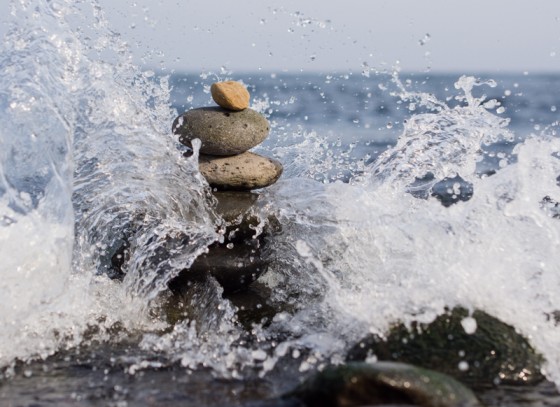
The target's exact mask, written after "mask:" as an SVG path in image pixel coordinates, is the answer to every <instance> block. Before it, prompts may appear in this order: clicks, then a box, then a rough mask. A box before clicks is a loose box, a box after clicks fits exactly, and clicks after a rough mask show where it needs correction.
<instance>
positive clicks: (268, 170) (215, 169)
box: [173, 81, 282, 191]
mask: <svg viewBox="0 0 560 407" xmlns="http://www.w3.org/2000/svg"><path fill="white" fill-rule="evenodd" d="M211 93H212V98H213V99H214V101H215V102H216V103H217V104H218V105H219V107H202V108H197V109H191V110H189V111H188V112H185V113H184V114H182V115H181V116H179V117H178V118H176V119H175V121H174V122H173V132H174V133H175V134H178V135H179V141H180V142H181V143H183V144H185V145H187V146H190V144H191V142H192V140H194V139H199V140H200V141H201V143H202V145H201V147H200V157H199V168H200V172H201V174H202V175H203V176H204V177H205V178H206V180H207V181H208V183H209V184H210V185H211V186H212V187H214V188H216V189H218V190H235V191H248V190H252V189H258V188H264V187H267V186H269V185H272V184H273V183H275V182H276V181H277V180H278V178H279V177H280V175H282V164H280V162H278V161H277V160H274V159H272V158H269V157H264V156H261V155H258V154H255V153H250V152H248V150H249V149H251V148H253V147H255V146H257V145H258V144H260V143H262V142H263V141H264V140H265V139H266V137H267V136H268V132H269V130H270V126H269V124H268V121H267V120H266V118H264V117H263V116H262V115H261V114H259V113H258V112H256V111H254V110H252V109H250V108H249V99H250V95H249V92H248V91H247V89H246V88H245V87H244V86H243V85H242V84H241V83H239V82H234V81H227V82H218V83H214V84H213V85H212V88H211Z"/></svg>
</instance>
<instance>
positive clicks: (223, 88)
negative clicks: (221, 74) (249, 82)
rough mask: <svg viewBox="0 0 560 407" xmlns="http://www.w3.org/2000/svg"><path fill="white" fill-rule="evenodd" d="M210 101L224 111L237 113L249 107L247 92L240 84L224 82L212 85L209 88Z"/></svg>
mask: <svg viewBox="0 0 560 407" xmlns="http://www.w3.org/2000/svg"><path fill="white" fill-rule="evenodd" d="M210 93H211V94H212V99H214V102H216V103H217V104H218V105H219V106H221V107H223V108H224V109H228V110H234V111H239V110H243V109H247V108H248V107H249V99H250V98H251V96H250V95H249V91H247V88H246V87H245V86H243V84H241V83H240V82H236V81H225V82H216V83H213V84H212V86H211V87H210Z"/></svg>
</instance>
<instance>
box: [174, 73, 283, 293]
mask: <svg viewBox="0 0 560 407" xmlns="http://www.w3.org/2000/svg"><path fill="white" fill-rule="evenodd" d="M211 93H212V98H213V99H214V101H215V102H216V103H217V104H218V105H219V107H203V108H197V109H192V110H189V111H187V112H185V113H183V114H182V115H181V116H179V117H177V118H176V119H175V121H174V122H173V132H174V133H175V134H178V135H179V141H180V142H181V143H183V144H185V145H187V146H191V143H192V141H193V140H194V139H199V140H200V141H201V147H200V151H199V169H200V172H201V174H202V175H203V176H204V177H205V178H206V180H207V181H208V183H209V184H210V186H211V187H213V188H214V190H213V194H214V196H215V197H216V200H217V207H216V211H217V213H219V214H220V215H221V216H222V218H223V220H224V222H225V233H224V239H223V241H222V242H216V243H214V244H212V245H211V246H209V247H208V252H207V253H204V254H202V255H201V256H199V257H198V258H197V259H196V260H195V261H194V263H193V264H192V265H191V266H190V267H189V268H188V269H185V270H183V271H182V272H181V273H180V274H179V276H177V277H176V278H175V279H174V280H172V281H171V282H170V284H169V286H170V288H171V289H172V291H174V292H175V293H178V294H180V295H188V292H189V290H190V287H191V286H192V283H193V282H194V281H199V280H201V279H205V278H206V276H208V275H211V276H212V277H213V278H215V279H216V280H217V281H218V282H219V283H220V284H221V285H222V287H223V288H224V292H225V293H231V292H235V291H239V290H241V289H243V288H245V287H247V286H248V285H249V284H251V283H252V282H253V281H254V280H256V279H257V278H258V277H259V276H260V275H261V274H262V273H263V272H264V271H265V270H266V267H267V266H268V262H267V261H266V259H267V237H268V236H270V234H271V233H272V232H274V230H275V229H277V228H278V224H277V221H275V219H272V218H271V217H270V216H268V215H267V216H268V220H267V222H266V225H267V226H266V227H265V228H264V229H262V228H260V229H261V230H262V232H261V233H260V234H259V235H258V236H255V233H256V232H255V230H256V229H257V226H258V225H260V224H262V223H261V219H259V217H258V216H257V215H256V211H255V210H254V205H255V204H256V202H257V199H258V197H259V194H258V193H256V192H253V191H252V190H253V189H259V188H264V187H267V186H269V185H272V184H273V183H275V182H276V181H277V180H278V178H279V177H280V175H281V174H282V165H281V164H280V163H279V162H278V161H276V160H274V159H272V158H268V157H264V156H261V155H258V154H254V153H251V152H249V151H248V150H249V149H251V148H253V147H255V146H256V145H258V144H260V143H262V142H263V141H264V140H265V139H266V137H267V136H268V132H269V130H270V126H269V124H268V121H267V120H266V119H265V118H264V117H263V116H262V115H261V114H259V113H257V112H256V111H254V110H251V109H249V99H250V95H249V92H248V91H247V89H246V88H245V86H243V85H242V84H241V83H239V82H233V81H228V82H218V83H214V84H213V85H212V87H211Z"/></svg>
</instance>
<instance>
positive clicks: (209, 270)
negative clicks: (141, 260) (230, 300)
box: [169, 191, 280, 294]
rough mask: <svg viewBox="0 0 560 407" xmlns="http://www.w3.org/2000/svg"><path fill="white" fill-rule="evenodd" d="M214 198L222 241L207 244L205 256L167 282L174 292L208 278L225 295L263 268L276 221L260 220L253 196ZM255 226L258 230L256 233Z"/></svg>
mask: <svg viewBox="0 0 560 407" xmlns="http://www.w3.org/2000/svg"><path fill="white" fill-rule="evenodd" d="M214 196H215V197H216V200H217V205H216V212H217V213H218V214H220V215H221V216H222V218H223V219H224V222H225V225H224V226H225V232H224V241H223V242H221V243H220V242H216V243H214V244H212V245H210V246H209V247H208V252H207V253H205V254H202V255H200V256H199V257H198V258H197V259H196V260H195V261H194V262H193V264H192V265H191V266H190V267H189V268H188V269H185V270H183V271H182V272H181V273H180V274H179V276H177V277H176V278H175V279H173V280H172V281H171V282H170V283H169V287H170V289H171V290H172V291H174V292H180V291H181V290H183V288H185V287H188V286H189V285H190V284H191V283H193V282H197V281H201V280H204V279H205V278H207V277H208V276H212V277H213V278H215V279H216V280H217V281H218V282H219V283H220V284H221V285H222V287H223V288H224V294H229V293H232V292H236V291H239V290H243V289H246V288H247V287H248V286H249V285H250V284H251V283H252V282H253V281H255V280H256V279H257V278H258V277H259V276H260V275H261V274H262V273H264V272H265V271H266V269H267V266H268V257H269V256H268V245H267V239H268V238H270V236H271V235H272V234H273V233H276V232H277V231H278V230H279V228H280V226H279V223H278V220H277V219H276V218H275V217H274V216H273V215H269V216H268V218H267V219H264V220H262V219H261V218H260V217H259V216H258V215H257V213H256V211H255V204H256V202H257V199H258V197H259V195H258V194H256V193H252V192H239V191H224V192H216V193H215V195H214ZM259 227H260V229H262V230H259V232H257V230H258V229H259Z"/></svg>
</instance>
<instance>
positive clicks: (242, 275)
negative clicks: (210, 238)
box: [169, 237, 268, 293]
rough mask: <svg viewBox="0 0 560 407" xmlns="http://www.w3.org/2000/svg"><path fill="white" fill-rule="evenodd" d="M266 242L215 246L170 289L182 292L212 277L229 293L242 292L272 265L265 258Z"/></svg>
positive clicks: (246, 241) (196, 261)
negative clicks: (185, 287)
mask: <svg viewBox="0 0 560 407" xmlns="http://www.w3.org/2000/svg"><path fill="white" fill-rule="evenodd" d="M264 244H265V241H264V238H262V237H261V238H258V239H250V240H244V241H242V242H238V243H232V242H230V241H227V242H224V243H215V244H213V245H211V246H210V247H208V252H207V253H205V254H202V255H200V256H198V257H197V258H196V260H195V261H194V262H193V264H192V265H191V266H190V267H189V268H188V269H185V270H183V271H181V273H180V274H179V275H178V276H177V277H176V278H174V279H173V280H171V281H170V282H169V288H170V289H171V290H172V291H175V292H178V291H180V290H181V287H184V286H188V285H189V284H190V283H191V282H193V281H200V280H201V279H204V278H205V277H206V276H208V275H211V276H212V277H214V278H215V279H216V280H217V281H218V282H219V283H220V285H221V286H222V287H223V288H224V292H225V293H229V292H235V291H238V290H242V289H244V288H246V287H248V286H249V284H251V283H252V282H253V281H255V280H256V279H257V278H258V277H259V276H260V275H261V274H262V273H264V271H265V270H266V267H267V265H268V261H267V260H266V258H265V256H264V253H263V251H264Z"/></svg>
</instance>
